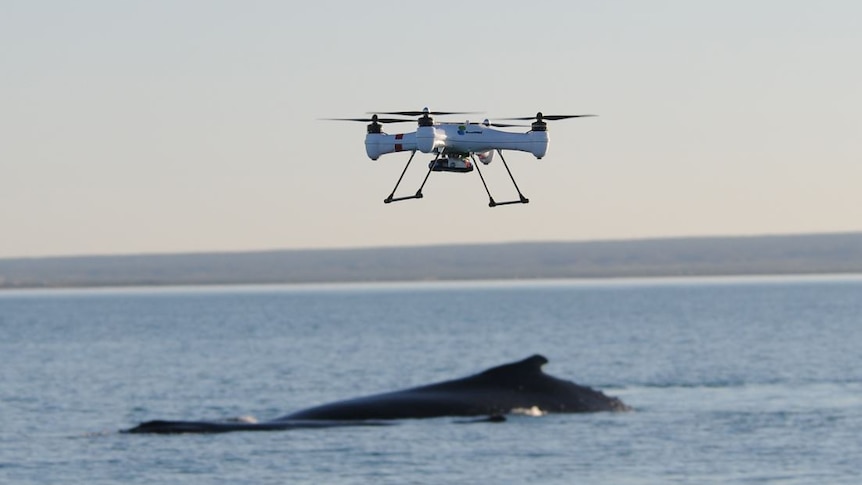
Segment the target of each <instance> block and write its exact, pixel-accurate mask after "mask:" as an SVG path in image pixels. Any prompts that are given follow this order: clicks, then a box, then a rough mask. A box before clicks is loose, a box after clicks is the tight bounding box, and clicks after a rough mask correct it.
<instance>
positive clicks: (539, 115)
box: [502, 111, 598, 123]
mask: <svg viewBox="0 0 862 485" xmlns="http://www.w3.org/2000/svg"><path fill="white" fill-rule="evenodd" d="M588 116H598V115H546V114H542V112H541V111H539V112H538V113H536V116H520V117H517V118H502V119H504V120H521V121H527V120H536V121H537V122H539V123H541V122H542V121H544V120H547V121H557V120H565V119H569V118H586V117H588Z"/></svg>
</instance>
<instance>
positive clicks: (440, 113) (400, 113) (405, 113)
mask: <svg viewBox="0 0 862 485" xmlns="http://www.w3.org/2000/svg"><path fill="white" fill-rule="evenodd" d="M377 113H380V114H384V115H398V116H422V115H429V116H447V115H472V114H477V113H476V112H475V111H429V110H428V108H425V109H423V110H422V111H377ZM369 114H370V113H369Z"/></svg>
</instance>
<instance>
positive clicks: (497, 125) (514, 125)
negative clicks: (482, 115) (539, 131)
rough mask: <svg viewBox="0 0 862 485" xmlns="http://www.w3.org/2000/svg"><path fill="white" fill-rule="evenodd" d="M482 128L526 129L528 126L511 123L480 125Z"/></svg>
mask: <svg viewBox="0 0 862 485" xmlns="http://www.w3.org/2000/svg"><path fill="white" fill-rule="evenodd" d="M482 125H484V126H491V127H494V128H528V127H529V126H530V125H518V124H513V123H490V122H489V123H482Z"/></svg>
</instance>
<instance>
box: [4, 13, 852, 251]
mask: <svg viewBox="0 0 862 485" xmlns="http://www.w3.org/2000/svg"><path fill="white" fill-rule="evenodd" d="M298 3H299V2H285V1H250V2H240V1H233V2H225V1H208V0H207V1H204V0H200V1H191V0H181V1H138V2H133V1H114V0H104V1H89V0H78V1H56V2H51V1H39V0H21V1H15V0H3V1H2V2H0V45H2V48H0V257H16V256H43V255H77V254H118V253H149V252H175V251H182V252H197V251H213V250H217V251H221V250H230V251H234V250H250V249H277V248H319V247H361V246H391V245H417V244H436V243H461V242H510V241H529V240H564V241H575V240H594V239H628V238H642V237H656V236H691V235H747V234H782V233H803V232H832V231H859V230H862V61H860V59H862V2H858V1H855V0H847V1H828V0H827V1H820V2H812V1H787V0H781V1H779V0H775V1H766V0H764V1H751V0H745V1H733V0H722V1H713V2H707V1H685V0H679V1H650V2H645V1H640V0H632V1H589V2H585V1H572V0H566V1H555V2H541V1H535V2H532V1H531V2H527V1H523V0H522V1H507V0H506V1H501V0H497V1H493V2H491V1H488V2H474V1H467V0H461V1H457V2H450V1H439V0H438V1H435V2H406V1H397V2H396V1H393V2H389V1H375V2H354V1H350V2H347V1H344V2H327V1H313V2H305V4H304V5H302V6H297V4H298ZM424 106H428V107H430V108H431V109H436V110H466V111H482V112H484V113H486V114H485V115H479V116H475V115H474V116H472V117H471V119H476V120H480V119H481V118H482V117H483V116H488V117H490V118H492V119H493V118H495V117H506V116H520V115H532V114H534V113H535V112H536V111H537V110H542V111H544V112H545V113H559V114H570V113H595V114H599V115H600V116H599V117H597V118H586V119H576V120H567V121H559V122H555V123H553V124H552V125H551V127H550V136H551V145H550V148H549V150H548V155H547V157H545V158H544V159H543V160H535V159H534V158H533V157H532V156H531V155H528V154H521V153H515V152H509V153H510V154H509V155H507V160H508V161H509V164H510V166H511V168H512V170H513V172H514V174H515V176H516V178H517V181H518V183H519V185H520V187H521V189H522V191H523V192H524V194H525V195H526V196H527V197H529V198H530V199H531V203H530V204H528V205H523V206H520V205H519V206H508V207H498V208H494V209H490V208H488V207H487V196H486V195H485V193H484V190H483V188H482V185H481V182H480V180H479V177H478V175H477V174H476V173H475V172H474V173H470V174H451V173H435V174H433V175H432V176H431V178H430V179H429V181H428V184H427V185H426V188H425V198H424V199H423V200H419V201H407V202H401V203H397V204H390V205H385V204H383V202H382V200H383V198H384V197H386V195H388V193H389V191H390V190H391V188H392V186H393V185H394V183H395V181H396V179H397V177H398V175H399V173H400V171H401V169H402V167H403V164H404V163H406V158H407V156H406V155H405V154H395V155H389V156H385V157H382V158H381V159H380V160H378V161H376V162H372V161H370V160H368V158H366V156H365V151H364V145H363V141H364V137H365V126H364V125H363V124H361V123H347V122H333V121H321V120H320V118H327V117H353V116H364V114H365V112H367V111H374V110H380V111H386V110H413V109H421V108H422V107H424ZM461 118H464V117H461ZM441 119H442V118H441ZM449 119H452V118H451V117H450V118H449ZM386 130H387V131H388V132H390V133H395V132H398V131H412V130H413V126H412V125H411V124H406V125H388V126H387V127H386ZM419 155H421V154H417V159H416V161H414V167H413V171H412V172H409V173H408V176H407V177H406V180H405V182H404V189H403V190H404V191H405V193H411V192H412V191H415V189H416V187H417V186H418V183H419V181H420V180H421V178H422V176H424V171H425V170H424V169H423V167H424V166H426V163H427V162H428V160H430V157H429V156H427V155H423V156H419ZM484 174H485V175H486V178H487V179H488V182H489V184H490V185H491V189H492V193H494V194H495V198H497V199H498V200H501V199H505V198H508V197H511V196H512V195H513V189H512V188H511V185H510V183H509V182H508V180H507V179H506V178H505V171H504V169H503V166H502V165H501V164H499V161H495V162H494V163H493V164H492V165H490V166H489V167H487V169H486V170H485V171H484Z"/></svg>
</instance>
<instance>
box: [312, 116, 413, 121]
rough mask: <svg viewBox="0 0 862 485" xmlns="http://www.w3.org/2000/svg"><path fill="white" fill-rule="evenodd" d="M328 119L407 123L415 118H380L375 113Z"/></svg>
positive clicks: (330, 119)
mask: <svg viewBox="0 0 862 485" xmlns="http://www.w3.org/2000/svg"><path fill="white" fill-rule="evenodd" d="M326 120H329V121H359V122H362V123H409V122H415V121H416V120H405V119H402V118H380V117H378V116H377V115H374V116H372V117H371V118H326Z"/></svg>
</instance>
